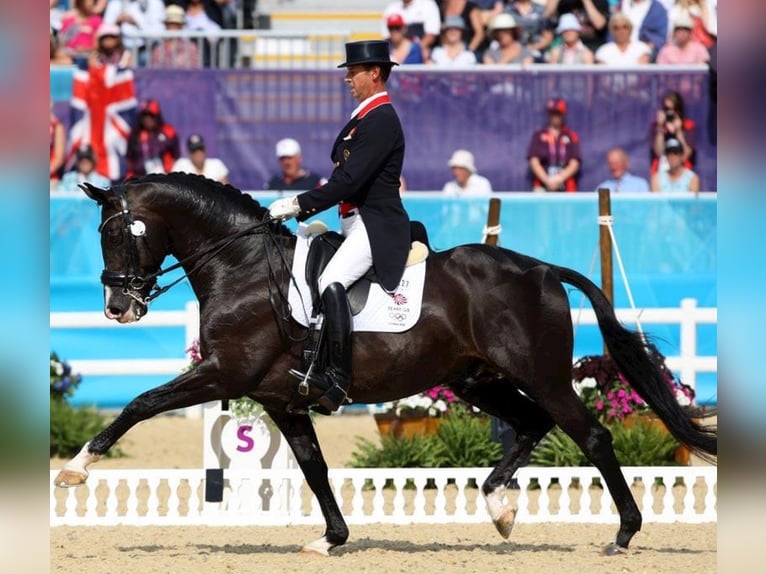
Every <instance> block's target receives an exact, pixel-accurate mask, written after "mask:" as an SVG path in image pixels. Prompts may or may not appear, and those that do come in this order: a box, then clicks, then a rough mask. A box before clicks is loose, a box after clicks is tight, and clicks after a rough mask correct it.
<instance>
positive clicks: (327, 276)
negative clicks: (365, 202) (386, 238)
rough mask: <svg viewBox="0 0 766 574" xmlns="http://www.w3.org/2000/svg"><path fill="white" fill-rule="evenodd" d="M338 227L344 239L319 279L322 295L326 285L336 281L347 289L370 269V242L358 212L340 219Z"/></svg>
mask: <svg viewBox="0 0 766 574" xmlns="http://www.w3.org/2000/svg"><path fill="white" fill-rule="evenodd" d="M340 227H341V233H342V234H343V236H344V237H345V238H346V239H345V240H344V241H343V243H341V246H340V248H339V249H338V251H337V252H336V253H335V255H333V256H332V259H330V262H329V263H328V264H327V267H325V268H324V271H323V272H322V275H321V276H320V277H319V293H320V294H321V293H324V290H325V289H326V288H327V286H328V285H330V284H331V283H335V282H336V281H337V282H338V283H340V284H341V285H343V287H344V288H345V289H348V288H349V287H350V286H351V284H352V283H353V282H354V281H356V280H357V279H359V278H360V277H361V276H362V275H364V274H365V273H367V270H368V269H369V268H370V267H372V250H371V249H370V240H369V238H368V237H367V228H366V227H365V226H364V221H362V216H361V215H360V214H359V212H358V211H357V213H356V215H351V216H350V217H346V218H341V220H340Z"/></svg>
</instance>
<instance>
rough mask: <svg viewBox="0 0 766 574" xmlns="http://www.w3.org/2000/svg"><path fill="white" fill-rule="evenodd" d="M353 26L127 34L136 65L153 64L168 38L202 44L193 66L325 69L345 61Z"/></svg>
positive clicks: (133, 61)
mask: <svg viewBox="0 0 766 574" xmlns="http://www.w3.org/2000/svg"><path fill="white" fill-rule="evenodd" d="M349 39H350V35H349V33H348V32H347V31H334V30H327V31H324V30H323V31H319V32H300V31H295V32H290V31H284V32H282V31H274V30H219V31H216V32H214V33H211V32H205V33H202V32H199V31H194V30H179V31H163V32H151V33H144V34H141V35H135V36H130V37H129V38H128V37H126V41H127V44H126V45H127V46H128V50H130V52H131V55H132V63H133V66H135V67H139V68H152V67H154V66H153V64H152V57H151V54H152V51H153V50H155V49H159V48H160V47H161V46H162V44H163V43H164V42H166V41H167V42H171V43H172V44H173V45H174V46H176V47H180V46H183V45H184V44H188V45H194V46H195V47H196V51H195V53H196V61H190V62H188V63H187V65H186V66H184V67H188V68H215V69H236V68H258V69H261V70H262V69H272V68H273V69H320V68H335V66H336V65H337V64H338V62H342V61H343V58H344V54H345V51H344V50H345V49H344V45H345V43H346V42H348V41H349Z"/></svg>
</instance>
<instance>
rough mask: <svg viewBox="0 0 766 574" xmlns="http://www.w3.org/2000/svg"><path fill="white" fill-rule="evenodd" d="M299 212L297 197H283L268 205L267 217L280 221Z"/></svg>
mask: <svg viewBox="0 0 766 574" xmlns="http://www.w3.org/2000/svg"><path fill="white" fill-rule="evenodd" d="M300 211H301V208H300V206H299V205H298V198H297V197H283V198H281V199H277V200H276V201H274V202H273V203H272V204H271V205H269V215H271V217H273V218H274V219H281V220H282V221H285V220H287V219H291V218H293V217H295V216H296V215H298V213H300Z"/></svg>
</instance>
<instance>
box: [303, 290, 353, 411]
mask: <svg viewBox="0 0 766 574" xmlns="http://www.w3.org/2000/svg"><path fill="white" fill-rule="evenodd" d="M322 308H323V310H324V327H323V329H324V339H325V345H326V349H327V368H326V369H325V371H324V372H319V373H315V372H313V371H312V373H311V374H310V375H309V377H308V379H307V380H308V383H309V384H310V385H313V386H314V387H317V388H319V389H321V390H323V391H325V392H324V393H323V394H322V396H321V397H319V399H318V402H319V404H320V405H322V406H323V407H325V408H326V409H327V410H328V411H331V412H332V411H336V410H338V407H340V406H341V405H342V404H343V403H345V402H346V399H347V395H346V391H347V390H348V387H349V386H350V385H351V328H352V322H351V321H352V319H351V307H350V306H349V304H348V298H347V297H346V290H345V289H344V287H343V285H341V284H340V283H331V284H330V285H329V286H328V287H327V288H326V289H325V290H324V292H323V293H322ZM290 374H291V375H293V376H295V377H297V378H299V379H301V380H303V379H305V378H306V374H305V373H301V372H300V371H298V370H296V369H290Z"/></svg>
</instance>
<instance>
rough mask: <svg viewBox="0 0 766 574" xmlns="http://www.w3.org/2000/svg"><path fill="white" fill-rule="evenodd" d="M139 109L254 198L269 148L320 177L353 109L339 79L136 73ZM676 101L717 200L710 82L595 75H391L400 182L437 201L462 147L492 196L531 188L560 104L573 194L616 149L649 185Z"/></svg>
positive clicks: (698, 77)
mask: <svg viewBox="0 0 766 574" xmlns="http://www.w3.org/2000/svg"><path fill="white" fill-rule="evenodd" d="M136 81H137V93H138V95H139V97H140V98H148V97H153V98H158V99H159V100H160V102H161V103H162V107H163V114H164V116H165V119H166V120H167V121H169V122H170V123H171V124H173V125H174V126H175V127H176V128H177V129H178V131H179V132H180V136H181V138H182V141H183V140H185V138H186V137H187V136H188V135H189V134H191V133H193V132H198V133H201V134H203V136H205V138H206V140H207V141H208V153H209V155H211V156H214V157H220V158H221V159H223V160H224V161H225V162H226V164H227V165H228V166H229V168H230V170H231V174H230V180H231V182H232V183H233V184H234V185H235V186H237V187H240V188H242V189H262V188H263V185H264V182H265V181H267V180H268V179H269V177H270V176H271V175H272V173H273V172H275V171H276V170H277V169H278V164H277V160H276V158H275V156H274V145H275V144H276V142H277V141H278V140H279V139H281V138H283V137H293V138H295V139H297V140H298V141H299V142H300V143H301V146H302V148H303V158H304V167H306V168H307V169H310V170H311V171H314V172H316V173H318V174H320V175H322V176H328V175H329V174H330V172H331V169H332V165H331V162H330V157H329V154H330V146H331V145H332V142H333V140H334V138H335V136H336V134H337V131H338V129H340V128H341V127H342V126H343V125H344V123H345V121H346V119H347V118H348V115H349V114H350V112H351V111H352V110H353V108H354V107H355V105H356V102H355V101H354V100H353V99H352V98H351V96H350V95H349V93H348V89H347V88H346V86H345V85H344V82H343V71H342V70H337V71H336V70H322V71H301V70H297V71H254V70H232V71H214V70H201V71H180V70H179V71H168V70H163V71H158V70H146V69H143V70H136ZM671 89H672V90H677V91H679V92H680V93H681V94H682V95H683V97H684V99H685V103H686V115H687V117H689V118H691V119H693V120H694V121H695V122H696V123H697V145H696V147H697V167H696V170H697V172H698V173H699V174H700V177H701V180H702V188H703V189H705V190H716V150H715V145H714V144H713V142H712V141H711V140H712V137H713V136H712V134H710V133H708V132H709V129H708V128H709V123H710V122H709V119H708V118H709V114H710V102H709V97H708V74H707V72H705V71H699V72H688V71H685V72H675V71H654V70H652V69H651V68H646V70H645V71H643V70H641V71H630V72H624V71H621V72H614V71H604V70H600V69H598V68H594V69H592V70H588V71H577V72H569V71H566V72H562V71H554V70H545V69H544V68H539V67H538V68H535V69H534V70H514V71H489V70H486V69H482V70H480V71H477V72H446V73H445V72H439V71H431V70H422V69H421V70H408V69H407V68H400V69H396V70H394V72H393V74H392V75H391V79H390V81H389V92H390V94H391V97H392V99H393V102H394V105H395V107H396V109H397V111H398V113H399V115H400V117H401V120H402V124H403V127H404V131H405V135H406V141H407V153H406V157H405V162H404V177H405V179H406V182H407V187H408V188H409V189H411V190H440V189H441V188H442V186H443V185H444V183H445V182H446V181H447V180H448V179H450V177H451V174H450V172H449V169H448V168H447V160H448V158H449V157H450V155H451V153H452V152H453V151H454V150H455V149H458V148H465V149H469V150H471V151H472V152H473V153H474V156H475V157H476V164H477V168H478V170H479V172H480V173H481V174H482V175H485V176H486V177H488V178H489V180H490V181H491V182H492V186H493V188H494V189H495V190H496V191H524V190H529V189H530V181H529V172H528V168H527V160H526V150H527V145H528V143H529V139H530V137H531V135H532V133H533V132H534V130H536V129H538V128H540V127H542V126H543V125H544V124H545V113H544V104H545V102H546V101H547V100H548V99H549V98H551V97H564V98H566V100H567V102H568V106H569V112H568V116H567V120H568V124H569V126H570V127H571V128H572V129H574V130H575V131H577V132H578V133H579V135H580V139H581V148H582V153H583V167H582V172H581V176H580V186H579V188H580V189H581V190H584V191H592V190H594V189H595V187H596V186H597V185H598V184H599V183H600V182H601V181H603V180H604V179H607V178H608V177H609V173H608V171H607V169H606V160H605V157H604V156H605V154H606V151H607V150H608V149H609V148H611V147H615V146H620V147H623V148H624V149H625V150H626V151H627V152H628V155H629V156H630V159H631V171H632V172H633V173H635V174H637V175H641V176H643V177H647V178H648V174H649V163H650V157H649V144H650V132H649V127H650V124H651V122H652V120H653V119H654V117H655V114H656V111H657V109H658V108H659V107H660V99H661V97H662V94H663V93H664V92H665V91H667V90H671Z"/></svg>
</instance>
